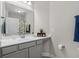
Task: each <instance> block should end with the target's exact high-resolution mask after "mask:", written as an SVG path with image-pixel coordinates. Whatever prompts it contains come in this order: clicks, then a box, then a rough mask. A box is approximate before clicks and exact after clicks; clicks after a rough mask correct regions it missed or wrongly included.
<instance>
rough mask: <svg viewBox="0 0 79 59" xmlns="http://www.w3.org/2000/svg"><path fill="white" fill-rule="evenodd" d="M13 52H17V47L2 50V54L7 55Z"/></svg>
mask: <svg viewBox="0 0 79 59" xmlns="http://www.w3.org/2000/svg"><path fill="white" fill-rule="evenodd" d="M14 51H17V46H10V47H5V48H2V54H7V53H10V52H14Z"/></svg>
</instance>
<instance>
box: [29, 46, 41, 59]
mask: <svg viewBox="0 0 79 59" xmlns="http://www.w3.org/2000/svg"><path fill="white" fill-rule="evenodd" d="M41 51H42V45H37V46H34V47H31V48H30V49H29V56H30V58H41Z"/></svg>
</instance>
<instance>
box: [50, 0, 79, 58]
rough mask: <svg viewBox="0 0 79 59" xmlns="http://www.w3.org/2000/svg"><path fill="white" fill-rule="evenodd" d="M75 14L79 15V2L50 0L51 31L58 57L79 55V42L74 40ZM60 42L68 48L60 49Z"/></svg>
mask: <svg viewBox="0 0 79 59" xmlns="http://www.w3.org/2000/svg"><path fill="white" fill-rule="evenodd" d="M75 15H79V2H53V1H52V2H50V15H49V16H50V33H51V34H52V42H53V44H54V49H55V53H56V55H57V57H79V50H78V48H79V43H76V42H74V41H73V38H74V25H75V19H74V16H75ZM59 44H64V45H65V46H66V49H64V50H63V51H60V50H59V49H58V45H59Z"/></svg>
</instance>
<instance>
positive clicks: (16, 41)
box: [0, 36, 51, 48]
mask: <svg viewBox="0 0 79 59" xmlns="http://www.w3.org/2000/svg"><path fill="white" fill-rule="evenodd" d="M50 37H51V36H46V37H33V36H26V37H25V38H20V37H16V38H14V37H7V38H3V39H2V40H0V47H1V48H2V47H6V46H10V45H15V44H20V43H24V42H31V41H35V40H41V39H45V38H50Z"/></svg>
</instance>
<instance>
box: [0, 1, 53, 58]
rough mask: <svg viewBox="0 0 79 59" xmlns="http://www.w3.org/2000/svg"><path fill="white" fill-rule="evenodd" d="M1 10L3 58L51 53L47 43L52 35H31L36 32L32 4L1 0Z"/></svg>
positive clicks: (0, 42) (1, 55)
mask: <svg viewBox="0 0 79 59" xmlns="http://www.w3.org/2000/svg"><path fill="white" fill-rule="evenodd" d="M0 10H1V11H0V57H1V58H41V57H42V53H43V52H48V53H49V48H50V47H49V46H47V45H46V46H45V43H46V42H48V41H49V40H50V39H51V37H50V36H46V37H36V36H31V35H32V34H35V33H34V9H33V7H32V6H29V5H27V4H24V3H22V2H10V1H6V2H2V1H0ZM28 34H29V36H28ZM13 36H14V37H13ZM44 47H45V48H44ZM46 47H47V48H46ZM48 47H49V48H48ZM45 49H46V51H45ZM47 49H48V50H47Z"/></svg>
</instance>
